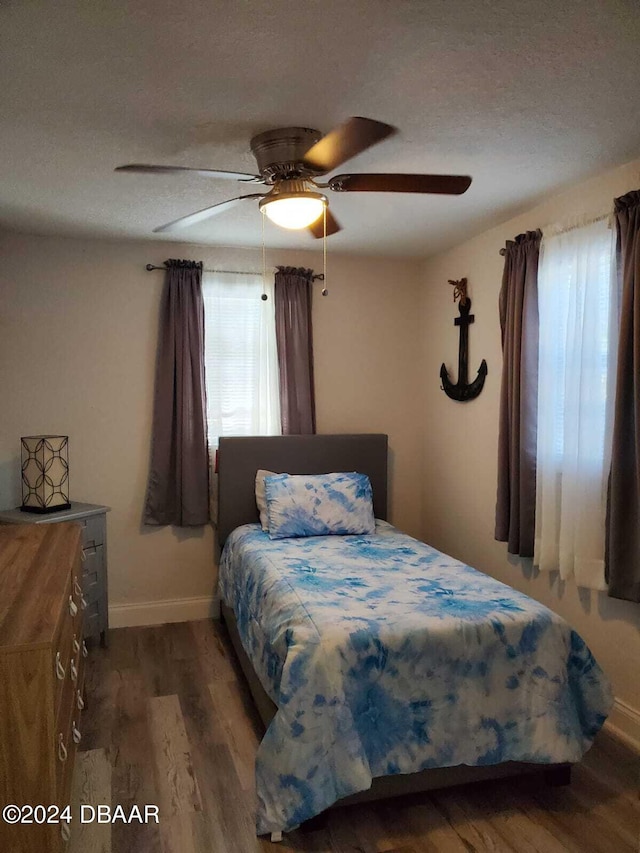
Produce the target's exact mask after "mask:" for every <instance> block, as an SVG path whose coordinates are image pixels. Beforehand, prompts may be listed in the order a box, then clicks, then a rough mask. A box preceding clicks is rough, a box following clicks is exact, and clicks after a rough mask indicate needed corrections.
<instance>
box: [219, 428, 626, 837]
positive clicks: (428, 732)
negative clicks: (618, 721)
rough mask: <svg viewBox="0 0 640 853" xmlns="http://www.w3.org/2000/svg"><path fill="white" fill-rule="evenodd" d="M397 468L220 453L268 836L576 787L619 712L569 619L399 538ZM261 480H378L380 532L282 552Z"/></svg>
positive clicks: (264, 442) (368, 438)
mask: <svg viewBox="0 0 640 853" xmlns="http://www.w3.org/2000/svg"><path fill="white" fill-rule="evenodd" d="M387 458H388V452H387V437H386V436H384V435H325V436H282V437H268V438H267V437H260V438H226V439H225V438H222V439H221V440H220V448H219V454H218V472H219V520H218V533H219V538H220V543H221V545H224V548H223V552H222V557H221V563H220V595H221V609H222V618H223V619H224V621H225V623H226V625H227V627H228V630H229V634H230V636H231V639H232V642H233V645H234V648H235V650H236V653H237V655H238V658H239V660H240V663H241V665H242V668H243V671H244V673H245V675H246V677H247V681H248V684H249V687H250V689H251V692H252V695H253V697H254V700H255V702H256V706H257V708H258V711H259V713H260V715H261V717H262V719H263V722H264V724H265V727H266V733H265V736H264V738H263V740H262V742H261V744H260V748H259V751H258V756H257V759H256V791H257V801H258V809H257V819H256V828H257V832H258V834H259V835H260V834H266V833H271V834H272V837H277V835H278V834H279V833H280V832H282V831H286V830H290V829H293V828H295V827H296V826H298V825H300V824H301V823H303V822H304V821H306V820H308V819H310V818H312V817H313V816H315V815H316V814H318V813H320V812H321V811H323V810H324V809H326V808H328V807H330V806H332V805H334V804H336V803H338V804H343V803H348V802H357V801H361V800H364V799H377V798H381V797H389V796H394V795H397V794H403V793H409V792H415V791H423V790H428V789H430V788H436V787H444V786H447V785H453V784H459V783H463V782H469V781H479V780H482V779H488V778H498V777H501V776H507V775H513V774H517V773H522V772H541V771H542V772H543V773H544V774H545V775H546V777H547V779H548V780H549V781H551V782H552V783H556V784H557V783H566V782H568V781H569V773H570V766H571V764H572V763H574V762H576V761H578V760H580V758H581V756H582V755H583V754H584V752H585V751H586V750H587V749H588V748H589V746H590V745H591V743H592V741H593V738H594V737H595V735H596V733H597V731H598V730H599V728H600V727H601V726H602V724H603V722H604V720H605V719H606V715H607V713H608V711H609V709H610V706H611V701H612V699H611V694H610V689H609V686H608V683H607V681H606V679H605V678H604V676H603V674H602V672H601V670H600V669H599V667H598V665H597V663H596V662H595V660H594V659H593V656H592V655H591V653H590V651H589V649H588V648H587V647H586V646H585V644H584V642H583V641H582V640H581V638H580V637H579V636H578V635H577V634H576V633H575V632H574V631H572V630H571V629H570V627H569V626H568V625H567V624H566V623H565V622H564V621H563V620H562V619H560V617H558V616H557V615H555V614H553V613H552V612H551V611H549V610H547V608H545V607H543V606H542V605H541V604H539V603H538V602H535V601H533V600H532V599H530V598H528V597H527V596H525V595H523V594H522V593H518V592H516V591H515V590H513V589H511V588H510V587H508V586H505V585H504V584H501V583H499V582H498V581H496V580H494V579H493V578H490V577H488V576H487V575H484V574H482V573H479V572H476V571H475V570H474V569H472V568H470V567H468V566H465V565H464V564H462V563H460V562H458V561H456V560H454V559H453V558H451V557H448V556H447V555H444V554H441V553H440V552H438V551H436V550H435V549H433V548H430V547H429V546H428V545H425V544H424V543H420V542H418V541H417V540H415V539H412V538H411V537H409V536H406V535H405V534H403V533H401V532H400V531H397V530H396V529H395V528H393V527H392V526H391V525H390V524H388V523H387V522H386V517H387ZM259 469H266V470H269V471H274V472H287V473H289V474H328V473H330V472H336V471H340V472H345V471H346V472H349V471H351V472H353V471H357V472H360V474H363V475H366V476H367V477H368V478H369V481H370V483H371V487H372V492H373V510H374V514H375V519H376V521H375V530H373V531H372V532H369V533H367V534H363V535H344V536H308V537H303V538H287V537H285V538H281V539H276V540H273V539H271V538H270V537H269V534H268V533H265V532H264V531H263V530H262V528H261V526H260V524H259V516H258V510H257V508H256V502H255V476H256V471H257V470H259ZM278 479H280V478H273V482H274V483H275V482H276V480H278Z"/></svg>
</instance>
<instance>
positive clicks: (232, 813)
mask: <svg viewBox="0 0 640 853" xmlns="http://www.w3.org/2000/svg"><path fill="white" fill-rule="evenodd" d="M87 679H88V680H87V697H88V701H89V706H88V709H87V711H86V712H85V714H84V719H83V739H82V745H81V746H82V749H83V750H84V751H83V752H81V753H80V754H79V756H78V758H77V763H76V772H75V777H74V799H75V803H76V806H77V804H78V802H82V803H88V804H93V805H97V804H100V803H105V804H111V806H112V808H114V807H115V806H116V805H117V804H120V805H122V806H123V807H124V809H125V810H126V811H127V812H128V811H129V810H130V808H131V806H132V805H134V804H138V805H140V806H143V805H144V804H152V805H158V806H159V809H160V823H159V824H158V825H156V824H153V823H152V824H146V825H140V824H123V823H122V822H118V823H114V824H113V825H109V824H97V823H87V824H84V825H82V826H80V825H79V824H78V823H77V822H75V823H74V831H73V836H72V841H71V844H70V849H69V853H129V851H131V853H134V851H135V853H153V851H160V852H161V853H205V851H206V853H256V851H263V853H264V851H270V853H285V851H300V853H302V852H303V851H309V853H312V851H313V853H322V851H326V853H377V851H387V853H391V851H394V853H423V851H441V853H449V851H451V853H473V851H494V853H495V851H517V853H534V851H535V852H536V853H561V851H567V850H568V851H574V853H590V851H599V852H600V851H601V853H625V851H632V853H637V851H638V850H639V849H640V847H639V831H640V800H639V798H638V783H639V776H638V773H639V767H640V761H639V759H638V757H637V756H636V755H634V754H633V753H630V752H629V751H627V750H626V749H625V748H624V747H623V746H621V745H620V744H619V743H618V742H617V741H616V740H614V739H613V738H611V737H610V736H608V735H607V734H605V733H601V734H600V735H599V737H598V740H597V742H596V744H595V745H594V746H593V748H592V749H591V750H590V751H589V753H588V754H587V756H586V757H585V759H584V761H583V763H582V764H581V765H580V766H579V767H577V768H575V769H574V776H573V783H572V785H571V786H570V787H566V788H547V787H545V786H544V785H543V784H542V783H541V782H540V781H539V780H538V779H535V780H532V779H529V780H527V779H520V780H516V781H514V780H513V779H511V780H506V781H503V782H491V783H484V784H482V785H480V786H477V785H476V786H464V787H461V788H455V789H453V788H450V789H447V790H444V791H441V792H435V793H434V792H432V793H430V794H419V795H413V796H411V797H404V798H399V799H396V800H388V801H386V802H384V803H375V804H372V805H368V806H352V807H350V808H342V809H335V810H333V811H331V812H328V813H326V814H325V815H322V816H320V818H318V819H316V820H315V821H313V822H312V825H311V826H310V827H309V828H306V829H304V828H303V829H300V830H297V831H296V832H292V833H289V834H288V835H285V838H284V841H283V843H282V844H279V845H272V844H271V843H270V842H269V841H268V840H266V839H257V838H256V837H255V833H254V825H253V824H254V814H253V810H254V809H253V798H254V791H253V763H254V758H255V753H256V749H257V745H258V741H259V739H260V737H261V728H260V723H259V721H258V718H257V717H256V714H255V711H254V709H253V706H252V704H251V698H250V696H249V695H248V693H247V690H246V687H245V685H244V682H243V681H242V676H241V673H240V672H239V670H238V668H237V665H236V663H235V659H234V658H233V651H232V649H231V646H230V643H229V640H228V637H227V635H226V632H225V630H224V628H222V627H221V626H219V625H218V624H217V623H212V622H210V621H202V622H190V623H183V624H177V625H163V626H159V627H153V628H126V629H121V630H117V631H111V632H110V645H109V648H108V649H106V650H105V649H101V648H99V647H95V646H94V647H93V648H92V650H91V652H90V659H89V666H88V673H87Z"/></svg>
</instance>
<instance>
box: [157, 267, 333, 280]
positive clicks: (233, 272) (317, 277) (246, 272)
mask: <svg viewBox="0 0 640 853" xmlns="http://www.w3.org/2000/svg"><path fill="white" fill-rule="evenodd" d="M145 269H146V271H147V272H152V271H153V270H166V269H167V267H165V266H164V264H163V265H162V266H156V265H155V264H147V265H146V266H145ZM274 269H275V268H274ZM202 272H219V273H227V274H229V275H259V276H261V275H262V273H261V272H255V271H254V272H250V271H249V270H205V269H203V270H202ZM313 281H324V275H323V274H322V273H318V275H314V276H313Z"/></svg>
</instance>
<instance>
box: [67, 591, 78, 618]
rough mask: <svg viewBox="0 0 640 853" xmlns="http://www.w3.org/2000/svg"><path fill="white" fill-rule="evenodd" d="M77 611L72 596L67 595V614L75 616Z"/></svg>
mask: <svg viewBox="0 0 640 853" xmlns="http://www.w3.org/2000/svg"><path fill="white" fill-rule="evenodd" d="M77 612H78V605H77V604H76V603H75V601H74V600H73V596H71V595H70V596H69V615H70V616H75V615H76V613H77Z"/></svg>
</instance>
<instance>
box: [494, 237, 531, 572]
mask: <svg viewBox="0 0 640 853" xmlns="http://www.w3.org/2000/svg"><path fill="white" fill-rule="evenodd" d="M541 238H542V232H541V231H527V232H526V233H525V234H519V235H518V236H517V237H516V238H515V240H509V241H508V242H507V244H506V246H505V248H504V249H502V251H501V254H503V255H504V272H503V276H502V288H501V290H500V299H499V309H500V328H501V330H502V353H503V361H502V386H501V392H500V421H499V435H498V494H497V501H496V532H495V538H496V539H497V540H498V541H499V542H507V543H508V550H509V553H510V554H518V555H520V556H521V557H533V544H534V537H535V511H536V438H537V430H536V417H537V412H538V259H539V256H540V240H541Z"/></svg>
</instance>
